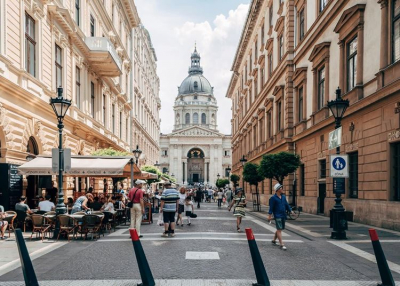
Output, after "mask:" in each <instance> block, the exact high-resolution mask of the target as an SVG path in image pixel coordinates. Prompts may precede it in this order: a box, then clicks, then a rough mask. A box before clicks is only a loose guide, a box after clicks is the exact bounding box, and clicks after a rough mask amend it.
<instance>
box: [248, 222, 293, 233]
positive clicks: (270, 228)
mask: <svg viewBox="0 0 400 286" xmlns="http://www.w3.org/2000/svg"><path fill="white" fill-rule="evenodd" d="M253 222H254V223H256V224H258V225H259V226H261V227H263V228H265V229H267V230H269V231H271V232H272V233H275V231H276V228H275V227H273V226H272V225H270V224H267V223H265V222H262V221H259V220H257V219H254V220H253ZM282 236H290V235H289V234H287V233H286V232H282Z"/></svg>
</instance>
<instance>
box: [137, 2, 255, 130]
mask: <svg viewBox="0 0 400 286" xmlns="http://www.w3.org/2000/svg"><path fill="white" fill-rule="evenodd" d="M144 2H147V1H143V3H144ZM248 7H249V5H248V4H240V5H239V6H237V7H236V9H234V10H230V11H229V12H228V13H227V15H224V14H219V15H215V18H214V20H213V21H212V23H210V22H209V21H201V22H200V21H199V22H197V23H196V22H194V21H188V20H186V19H184V17H182V16H181V15H182V14H181V15H178V16H177V17H175V18H174V17H171V16H170V15H169V16H166V15H165V14H162V12H160V11H159V9H158V12H155V11H157V9H156V10H155V11H152V12H155V14H154V13H153V15H152V18H153V19H157V20H156V21H151V22H149V25H146V23H144V25H145V26H146V27H147V29H148V30H149V31H150V34H151V38H152V40H153V44H154V46H155V49H156V53H157V57H158V63H157V64H158V75H159V77H160V85H161V87H160V98H161V104H162V109H161V112H160V117H161V120H162V122H161V132H162V133H164V134H165V133H169V132H171V130H172V128H173V123H174V120H173V118H174V112H173V104H174V101H175V97H176V95H177V86H179V85H180V84H181V82H182V81H183V80H184V79H185V78H186V76H187V72H188V67H189V65H190V55H191V53H192V52H193V49H194V43H195V42H196V43H197V50H198V52H199V53H200V55H201V65H202V67H203V69H204V76H205V77H206V78H207V79H208V80H209V81H210V83H211V85H212V86H214V95H215V97H216V98H217V101H218V106H219V111H218V128H219V131H220V132H222V133H225V134H230V133H231V123H230V119H231V117H232V113H231V101H230V100H229V99H227V98H225V94H226V91H227V88H228V85H229V81H230V78H231V71H230V68H231V65H232V62H233V59H234V56H235V52H236V48H237V45H238V41H239V38H240V34H241V32H242V28H243V25H244V21H245V20H246V16H247V12H248ZM139 8H140V6H139ZM147 8H150V7H147ZM143 11H145V10H143ZM146 11H148V9H146ZM181 12H182V11H181ZM147 13H149V12H147ZM140 14H141V10H140V9H139V15H140Z"/></svg>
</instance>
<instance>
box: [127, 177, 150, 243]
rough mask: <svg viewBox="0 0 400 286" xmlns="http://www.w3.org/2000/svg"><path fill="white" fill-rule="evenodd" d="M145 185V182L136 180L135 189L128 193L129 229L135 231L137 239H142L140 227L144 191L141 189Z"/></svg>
mask: <svg viewBox="0 0 400 286" xmlns="http://www.w3.org/2000/svg"><path fill="white" fill-rule="evenodd" d="M145 183H146V182H145V181H142V180H136V181H135V187H134V188H132V189H131V190H130V191H129V193H128V198H129V201H130V202H131V203H132V204H131V225H130V228H134V229H136V232H137V234H138V235H139V237H143V235H141V234H140V226H141V225H142V218H143V215H144V201H143V195H144V191H143V190H142V187H143V184H145Z"/></svg>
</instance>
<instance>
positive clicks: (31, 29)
mask: <svg viewBox="0 0 400 286" xmlns="http://www.w3.org/2000/svg"><path fill="white" fill-rule="evenodd" d="M35 67H36V41H35V20H34V19H33V18H32V17H31V16H29V15H28V14H27V13H25V69H26V71H27V72H28V73H30V74H31V75H33V76H36V68H35Z"/></svg>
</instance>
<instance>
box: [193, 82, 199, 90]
mask: <svg viewBox="0 0 400 286" xmlns="http://www.w3.org/2000/svg"><path fill="white" fill-rule="evenodd" d="M193 86H194V88H195V89H197V88H198V86H199V84H198V83H197V81H195V82H194V84H193Z"/></svg>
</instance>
